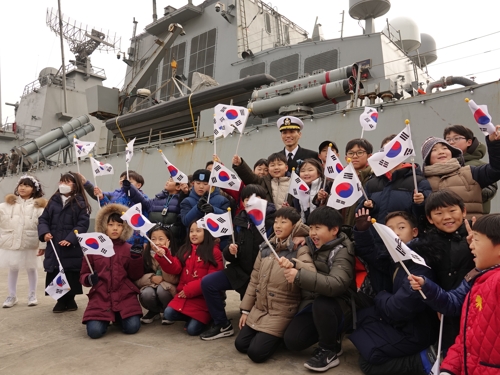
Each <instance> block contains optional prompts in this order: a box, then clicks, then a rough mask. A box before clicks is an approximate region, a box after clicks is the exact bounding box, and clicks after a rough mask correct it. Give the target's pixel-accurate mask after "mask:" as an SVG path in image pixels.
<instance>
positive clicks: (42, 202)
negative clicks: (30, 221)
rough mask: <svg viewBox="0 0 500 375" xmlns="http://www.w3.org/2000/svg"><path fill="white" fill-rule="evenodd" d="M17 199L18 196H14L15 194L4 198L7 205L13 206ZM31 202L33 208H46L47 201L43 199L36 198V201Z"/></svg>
mask: <svg viewBox="0 0 500 375" xmlns="http://www.w3.org/2000/svg"><path fill="white" fill-rule="evenodd" d="M18 198H19V196H17V195H15V194H7V195H6V196H5V202H6V203H7V204H10V205H14V204H15V203H16V202H17V199H18ZM20 199H22V198H20ZM33 202H34V205H35V207H40V208H45V207H46V206H47V202H48V201H47V199H45V198H36V199H33Z"/></svg>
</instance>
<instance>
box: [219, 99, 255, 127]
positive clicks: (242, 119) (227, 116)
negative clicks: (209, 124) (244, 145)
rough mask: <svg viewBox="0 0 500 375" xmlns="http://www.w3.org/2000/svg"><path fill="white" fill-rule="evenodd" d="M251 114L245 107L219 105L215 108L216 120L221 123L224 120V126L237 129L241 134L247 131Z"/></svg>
mask: <svg viewBox="0 0 500 375" xmlns="http://www.w3.org/2000/svg"><path fill="white" fill-rule="evenodd" d="M249 114H250V113H249V111H248V109H247V108H245V107H238V106H235V105H226V104H217V105H216V106H215V118H216V119H218V120H219V121H220V120H223V122H224V124H226V125H227V126H230V127H231V128H232V127H235V128H236V129H238V131H239V132H240V133H241V134H243V131H244V130H245V125H246V124H247V120H248V115H249ZM221 122H222V121H221Z"/></svg>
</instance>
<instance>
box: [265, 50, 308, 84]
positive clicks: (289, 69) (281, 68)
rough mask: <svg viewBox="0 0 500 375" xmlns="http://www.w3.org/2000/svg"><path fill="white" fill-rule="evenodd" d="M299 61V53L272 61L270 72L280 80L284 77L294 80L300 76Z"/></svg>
mask: <svg viewBox="0 0 500 375" xmlns="http://www.w3.org/2000/svg"><path fill="white" fill-rule="evenodd" d="M299 61H300V57H299V54H298V53H296V54H294V55H290V56H286V57H283V58H282V59H279V60H275V61H272V62H271V64H270V65H269V74H271V75H272V76H273V77H274V78H276V80H278V81H280V80H282V79H286V80H288V81H293V80H294V79H297V78H298V77H299Z"/></svg>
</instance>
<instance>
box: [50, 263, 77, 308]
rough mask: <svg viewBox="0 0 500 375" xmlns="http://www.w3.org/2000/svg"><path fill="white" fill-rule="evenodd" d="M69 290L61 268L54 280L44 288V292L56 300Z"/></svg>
mask: <svg viewBox="0 0 500 375" xmlns="http://www.w3.org/2000/svg"><path fill="white" fill-rule="evenodd" d="M70 290H71V287H70V286H69V282H68V279H67V278H66V275H65V274H64V270H63V269H62V268H61V269H60V270H59V273H58V274H57V276H56V277H54V280H52V282H51V283H50V284H49V285H48V286H47V288H45V292H46V293H47V294H48V295H49V296H51V297H52V298H54V299H55V300H56V301H57V300H58V299H59V298H61V297H62V296H64V295H65V294H66V293H68V292H69V291H70Z"/></svg>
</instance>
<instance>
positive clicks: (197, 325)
mask: <svg viewBox="0 0 500 375" xmlns="http://www.w3.org/2000/svg"><path fill="white" fill-rule="evenodd" d="M163 319H164V320H170V321H172V322H178V321H181V322H186V329H187V333H188V335H189V336H198V335H199V334H200V333H201V332H203V329H204V328H205V324H203V323H202V322H200V321H199V320H196V319H194V318H191V317H189V316H187V315H184V314H183V313H180V312H178V311H175V310H174V309H173V308H171V307H167V308H166V309H165V312H164V313H163Z"/></svg>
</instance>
